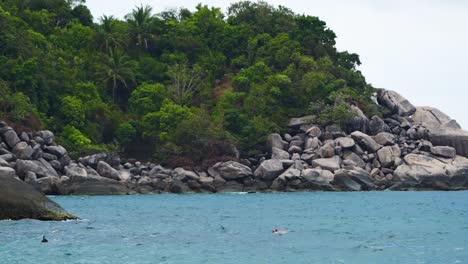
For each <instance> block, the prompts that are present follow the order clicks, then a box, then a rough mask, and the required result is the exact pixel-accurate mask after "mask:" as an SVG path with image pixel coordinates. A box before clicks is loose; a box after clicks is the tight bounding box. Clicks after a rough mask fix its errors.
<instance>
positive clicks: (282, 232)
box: [272, 227, 288, 235]
mask: <svg viewBox="0 0 468 264" xmlns="http://www.w3.org/2000/svg"><path fill="white" fill-rule="evenodd" d="M272 233H273V234H278V235H286V234H287V233H288V231H287V230H278V228H276V227H275V229H273V231H272Z"/></svg>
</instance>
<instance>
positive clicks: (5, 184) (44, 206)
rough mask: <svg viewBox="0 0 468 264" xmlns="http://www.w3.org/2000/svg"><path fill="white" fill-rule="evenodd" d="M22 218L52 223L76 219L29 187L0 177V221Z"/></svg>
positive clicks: (5, 176)
mask: <svg viewBox="0 0 468 264" xmlns="http://www.w3.org/2000/svg"><path fill="white" fill-rule="evenodd" d="M23 218H32V219H39V220H54V221H61V220H67V219H78V218H77V217H76V216H74V215H72V214H70V213H67V212H66V211H65V210H63V208H62V207H60V205H58V204H57V203H55V202H53V201H51V200H50V199H49V198H47V197H46V196H45V195H44V194H42V193H40V192H39V191H37V190H36V189H34V187H32V186H31V185H29V184H27V183H25V182H22V181H20V180H17V179H15V178H12V177H10V176H8V175H0V220H2V219H12V220H17V219H23Z"/></svg>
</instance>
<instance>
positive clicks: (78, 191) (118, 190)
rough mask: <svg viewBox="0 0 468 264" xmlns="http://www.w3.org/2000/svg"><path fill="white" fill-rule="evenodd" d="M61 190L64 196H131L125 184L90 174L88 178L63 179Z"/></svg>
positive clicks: (73, 177)
mask: <svg viewBox="0 0 468 264" xmlns="http://www.w3.org/2000/svg"><path fill="white" fill-rule="evenodd" d="M62 178H63V179H62V180H61V182H60V186H59V190H60V193H61V194H63V195H70V194H72V195H116V194H129V193H131V190H130V188H129V187H128V186H127V185H126V184H125V183H123V182H120V181H116V180H112V179H109V178H104V177H101V176H95V175H90V174H88V176H87V177H81V176H78V175H77V176H72V177H67V176H64V177H62Z"/></svg>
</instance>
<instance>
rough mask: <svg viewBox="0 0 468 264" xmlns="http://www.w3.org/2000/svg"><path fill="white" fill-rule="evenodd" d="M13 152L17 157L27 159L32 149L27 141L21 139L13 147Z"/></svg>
mask: <svg viewBox="0 0 468 264" xmlns="http://www.w3.org/2000/svg"><path fill="white" fill-rule="evenodd" d="M13 154H15V156H16V158H17V159H23V160H28V159H31V158H32V154H33V149H32V148H31V146H29V145H28V143H26V142H23V141H21V142H18V144H16V146H15V147H14V148H13Z"/></svg>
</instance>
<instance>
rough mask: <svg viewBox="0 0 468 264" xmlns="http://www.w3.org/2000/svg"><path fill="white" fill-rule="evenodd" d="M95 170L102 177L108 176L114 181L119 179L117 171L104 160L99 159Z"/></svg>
mask: <svg viewBox="0 0 468 264" xmlns="http://www.w3.org/2000/svg"><path fill="white" fill-rule="evenodd" d="M97 172H98V173H99V175H100V176H102V177H105V178H109V179H112V180H116V181H119V180H120V174H119V172H118V171H117V170H116V169H114V168H112V167H111V166H110V165H109V164H107V163H106V162H104V161H99V163H98V165H97Z"/></svg>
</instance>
